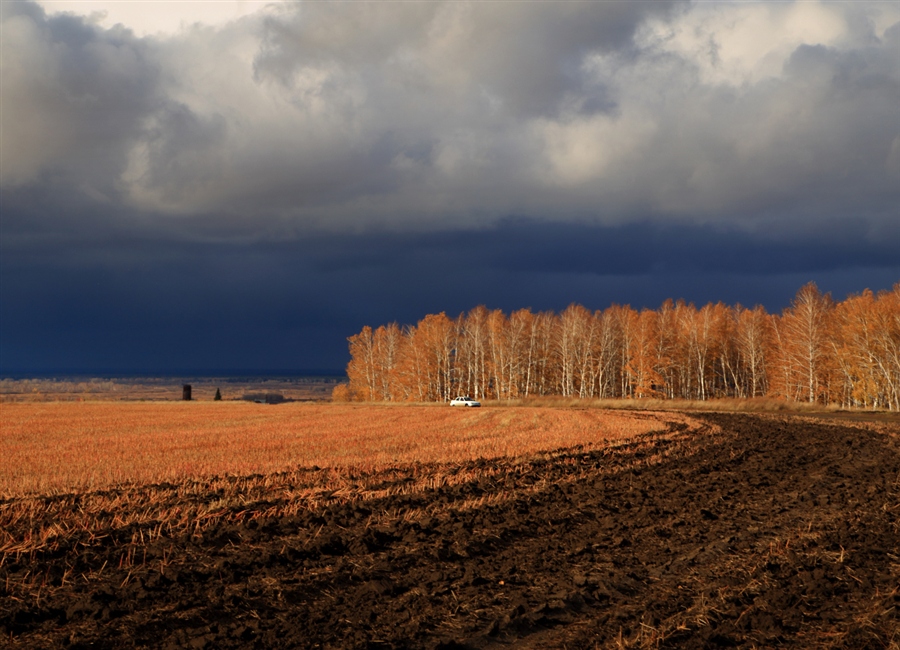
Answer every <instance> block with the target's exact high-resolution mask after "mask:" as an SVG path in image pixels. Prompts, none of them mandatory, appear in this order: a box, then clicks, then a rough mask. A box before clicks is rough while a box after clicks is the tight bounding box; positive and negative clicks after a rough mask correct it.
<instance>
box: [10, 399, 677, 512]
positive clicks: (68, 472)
mask: <svg viewBox="0 0 900 650" xmlns="http://www.w3.org/2000/svg"><path fill="white" fill-rule="evenodd" d="M673 418H674V419H678V418H677V416H668V415H667V419H673ZM662 428H664V424H663V423H662V422H660V420H658V419H657V418H656V417H655V416H654V415H652V414H649V413H633V412H614V413H611V412H609V411H603V410H597V409H589V410H574V409H554V408H541V407H537V408H534V407H531V408H524V407H523V408H517V407H512V408H504V409H490V408H485V409H464V408H450V407H448V406H416V407H393V406H373V405H351V404H341V405H338V404H281V405H278V406H270V405H261V404H252V403H244V402H212V403H198V402H169V403H165V402H163V403H123V402H84V403H72V402H56V403H53V402H51V403H31V404H28V403H22V404H17V403H16V404H14V403H6V404H3V406H2V408H0V496H2V497H6V498H9V497H14V496H23V495H27V494H52V493H61V492H67V491H81V490H92V489H102V488H106V487H112V486H116V485H120V484H124V483H157V482H163V481H178V480H183V479H185V478H202V477H209V476H215V475H248V474H254V473H259V474H267V473H271V472H277V471H283V470H288V469H291V468H296V467H314V466H318V467H336V468H354V469H356V470H362V471H370V470H379V469H384V468H387V467H391V466H394V465H397V464H400V463H412V462H421V463H427V462H436V461H441V462H461V461H467V460H473V459H476V458H497V457H503V456H515V455H522V454H529V453H534V452H538V451H542V450H552V449H557V448H560V447H571V446H574V445H585V446H587V447H591V446H598V445H606V444H609V443H614V442H616V441H622V440H626V439H629V438H632V437H634V436H636V435H639V434H642V433H648V432H651V431H656V430H660V429H662Z"/></svg>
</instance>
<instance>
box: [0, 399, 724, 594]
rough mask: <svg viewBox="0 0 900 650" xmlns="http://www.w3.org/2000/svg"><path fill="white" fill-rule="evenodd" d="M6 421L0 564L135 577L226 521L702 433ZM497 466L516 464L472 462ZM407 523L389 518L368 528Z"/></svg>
mask: <svg viewBox="0 0 900 650" xmlns="http://www.w3.org/2000/svg"><path fill="white" fill-rule="evenodd" d="M663 417H664V419H665V421H663ZM0 423H2V425H3V426H2V434H0V481H2V486H3V494H4V496H5V499H0V567H2V566H3V565H4V564H5V563H6V562H7V561H8V560H16V561H17V560H19V559H20V558H22V557H23V556H24V557H25V558H34V557H35V554H39V553H43V552H56V551H57V550H59V549H60V548H63V547H64V548H70V550H71V548H74V549H75V550H74V551H72V552H77V549H78V548H79V547H83V548H87V547H88V546H94V545H97V544H100V543H105V542H103V540H104V539H106V540H107V541H111V543H113V544H114V545H115V546H116V547H121V548H122V549H123V555H122V559H121V562H120V565H121V566H123V567H128V566H131V563H134V562H139V560H136V559H135V554H136V553H137V550H136V549H140V548H142V547H144V546H145V545H146V544H148V543H151V542H153V541H154V540H158V539H160V538H173V537H177V536H179V535H184V534H186V533H187V534H194V535H202V534H203V533H204V531H205V530H207V529H209V528H210V527H211V526H215V525H218V524H220V523H222V522H232V523H237V522H241V521H245V520H248V519H257V518H263V519H267V518H274V517H279V518H280V517H285V516H291V515H295V514H297V513H299V512H301V511H307V510H315V509H317V508H318V507H321V506H322V505H324V504H327V503H333V502H335V501H338V502H345V503H346V502H355V501H372V500H377V499H379V498H382V497H388V496H391V495H395V494H413V493H417V492H421V491H425V490H433V489H436V488H440V487H444V486H453V485H458V484H461V483H467V482H472V481H477V480H489V481H495V482H498V483H499V484H502V485H510V486H512V485H515V484H516V483H517V479H516V477H517V476H518V475H519V473H520V472H524V473H528V472H529V462H530V461H529V460H528V459H532V460H534V459H540V458H543V457H554V458H555V457H560V458H562V459H563V460H562V462H574V461H573V459H572V458H568V459H567V460H566V458H567V456H566V454H568V453H569V452H570V451H571V448H572V447H582V448H584V449H590V448H599V449H604V450H606V451H608V452H609V453H615V452H616V449H615V448H617V447H620V446H622V445H628V446H634V445H639V446H642V445H643V446H646V445H649V447H650V448H652V447H653V445H654V442H653V441H654V439H658V438H660V437H664V438H671V437H681V436H685V435H686V434H687V435H688V436H689V435H690V432H691V431H695V432H696V431H708V430H709V427H706V426H704V425H703V424H701V423H697V422H694V421H693V420H691V419H690V418H686V417H683V416H679V415H677V414H665V415H664V416H661V415H660V414H653V413H608V412H604V411H600V410H595V409H592V410H580V411H576V410H571V409H566V410H559V409H549V408H548V409H535V408H527V409H524V408H508V409H481V410H479V409H451V408H449V407H440V406H428V407H421V408H408V407H403V408H396V407H391V406H371V405H301V404H287V405H280V406H265V405H257V404H243V403H231V404H229V403H209V404H197V403H177V402H176V403H168V404H165V403H156V404H139V403H115V402H113V403H82V404H79V403H43V404H40V403H37V404H15V405H4V406H3V408H2V415H0ZM645 434H651V435H649V436H648V435H645ZM635 438H638V441H635ZM686 439H687V438H686ZM566 448H568V451H567V449H566ZM552 450H559V451H552ZM665 453H673V452H672V449H669V448H666V450H665ZM560 455H561V456H560ZM502 456H515V457H516V458H514V459H512V460H509V461H504V462H499V463H497V464H493V463H491V464H481V465H477V466H476V465H466V461H469V460H475V459H478V458H499V457H502ZM660 458H662V456H660V455H659V453H657V454H654V455H651V457H647V458H644V459H643V460H642V461H641V462H642V463H645V464H653V463H655V462H658V461H659V460H660ZM540 487H541V486H540V485H535V486H533V488H532V489H540ZM100 488H103V489H100ZM510 489H511V488H510ZM53 493H56V496H50V495H52V494H53ZM508 496H509V494H507V493H506V492H505V491H504V490H500V491H499V492H498V493H497V494H496V495H492V496H491V497H490V498H493V499H499V500H503V499H505V498H507V497H508ZM478 498H480V499H482V501H483V499H484V498H483V497H478ZM482 505H484V503H482V502H477V498H476V501H473V502H471V503H469V502H467V501H464V502H460V503H456V504H454V505H453V506H448V505H447V504H436V505H435V506H434V507H435V508H436V509H437V510H440V511H443V510H446V509H447V508H448V507H451V508H455V509H466V508H467V507H479V506H482ZM435 514H438V513H437V512H436V511H435V512H431V511H430V510H429V509H428V508H426V509H425V510H422V511H421V512H420V511H418V510H416V511H415V512H407V513H405V514H403V515H402V516H404V517H410V516H413V517H415V516H426V515H435ZM398 516H401V514H400V513H391V512H380V513H376V514H373V515H372V517H373V520H372V521H373V523H375V522H377V521H381V520H384V519H386V520H389V519H391V518H392V517H398ZM13 531H15V532H13ZM73 543H74V544H75V546H74V547H72V544H73ZM20 587H21V589H24V590H25V591H28V589H30V587H28V586H27V585H24V584H23V585H20ZM23 593H24V592H23Z"/></svg>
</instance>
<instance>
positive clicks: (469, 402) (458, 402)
mask: <svg viewBox="0 0 900 650" xmlns="http://www.w3.org/2000/svg"><path fill="white" fill-rule="evenodd" d="M450 406H481V402H476V401H475V400H473V399H472V398H471V397H457V398H456V399H452V400H450Z"/></svg>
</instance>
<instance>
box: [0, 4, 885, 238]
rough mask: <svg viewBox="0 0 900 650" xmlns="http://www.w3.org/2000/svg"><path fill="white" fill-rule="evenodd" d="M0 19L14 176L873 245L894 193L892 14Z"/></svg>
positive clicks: (229, 204)
mask: <svg viewBox="0 0 900 650" xmlns="http://www.w3.org/2000/svg"><path fill="white" fill-rule="evenodd" d="M2 29H3V48H4V56H3V64H2V65H3V79H4V88H3V109H4V110H3V125H2V126H3V133H4V154H3V161H4V165H3V170H2V177H0V183H2V187H3V188H7V189H8V188H14V187H21V186H23V185H29V184H46V185H47V186H48V187H49V186H51V185H52V186H53V187H54V188H56V189H55V191H79V192H82V193H86V194H87V195H90V196H93V197H94V198H96V199H97V200H108V201H112V202H114V203H115V204H118V205H120V206H122V208H123V209H140V210H143V211H150V212H157V213H160V214H164V215H181V216H185V215H189V216H190V215H193V216H197V215H212V218H222V217H223V216H226V215H231V216H235V215H237V216H240V217H242V218H245V219H247V220H251V221H252V220H253V219H262V220H263V221H265V218H267V217H273V218H279V219H287V220H289V222H290V223H291V224H292V226H291V227H292V228H299V229H301V230H302V229H304V228H308V227H316V228H322V227H324V228H329V229H339V230H345V229H348V228H349V229H358V228H360V227H379V226H389V227H415V228H420V229H421V228H426V229H427V228H436V227H437V228H445V227H448V226H450V225H455V226H456V227H464V228H468V227H472V226H476V225H479V224H482V225H483V224H485V223H492V222H496V221H497V220H498V219H502V218H505V217H508V216H510V215H517V216H526V217H530V218H536V219H548V220H557V221H559V220H572V219H588V220H594V221H600V222H604V223H622V222H627V221H629V220H634V219H637V220H646V219H659V220H673V219H674V220H679V221H682V222H684V221H687V222H694V223H703V222H705V223H713V222H716V223H726V224H730V225H736V224H740V226H741V227H744V228H750V229H754V228H762V227H765V228H771V227H772V224H778V227H784V228H794V229H798V230H806V231H814V230H815V229H816V228H818V227H820V224H821V223H822V222H824V223H827V222H828V220H829V219H832V218H836V217H845V216H847V215H849V214H853V215H855V216H856V217H857V218H858V219H859V220H860V223H861V225H862V226H863V227H865V228H867V229H871V230H872V231H873V232H874V233H877V236H879V237H881V236H884V232H883V231H884V229H890V228H891V225H892V223H893V217H895V216H896V214H895V211H894V208H895V206H896V205H897V204H898V203H900V190H898V187H900V127H898V110H897V106H898V105H900V65H898V54H900V9H897V7H896V6H895V5H892V4H891V3H828V4H825V3H822V4H820V3H814V2H802V3H796V4H794V3H787V4H785V3H778V4H767V3H753V4H744V3H722V4H717V3H698V4H685V3H562V4H556V3H477V2H472V3H465V2H462V3H460V2H447V3H430V2H428V3H425V2H423V3H412V4H410V3H386V4H377V3H353V2H346V3H340V2H338V3H308V4H305V3H296V4H282V5H273V6H269V7H266V8H263V9H260V11H258V12H256V13H253V14H251V15H249V16H245V17H243V18H240V19H238V20H235V21H233V22H230V23H227V24H225V25H220V26H216V27H204V26H201V25H197V26H194V27H190V28H186V29H184V30H182V31H180V32H178V33H177V34H174V35H169V36H158V37H150V36H148V37H144V38H137V37H135V36H134V35H133V34H132V33H131V32H129V31H128V30H127V29H125V28H123V27H121V26H119V27H116V28H112V29H103V28H101V27H99V26H97V25H94V24H91V23H89V22H87V21H86V20H84V19H82V18H79V17H76V16H72V15H68V16H67V15H54V16H50V17H48V16H47V15H46V14H44V12H43V11H42V10H41V9H40V8H39V7H38V6H37V5H34V4H29V3H10V4H9V6H7V7H6V8H5V9H4V16H3V26H2ZM891 234H892V236H895V235H896V233H895V232H892V233H891Z"/></svg>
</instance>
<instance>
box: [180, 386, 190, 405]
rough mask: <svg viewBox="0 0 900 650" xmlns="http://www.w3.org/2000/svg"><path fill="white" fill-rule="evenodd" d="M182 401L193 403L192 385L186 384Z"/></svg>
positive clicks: (183, 387)
mask: <svg viewBox="0 0 900 650" xmlns="http://www.w3.org/2000/svg"><path fill="white" fill-rule="evenodd" d="M181 399H183V400H184V401H185V402H190V401H191V385H190V384H184V385H183V386H182V387H181Z"/></svg>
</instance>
